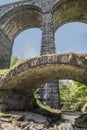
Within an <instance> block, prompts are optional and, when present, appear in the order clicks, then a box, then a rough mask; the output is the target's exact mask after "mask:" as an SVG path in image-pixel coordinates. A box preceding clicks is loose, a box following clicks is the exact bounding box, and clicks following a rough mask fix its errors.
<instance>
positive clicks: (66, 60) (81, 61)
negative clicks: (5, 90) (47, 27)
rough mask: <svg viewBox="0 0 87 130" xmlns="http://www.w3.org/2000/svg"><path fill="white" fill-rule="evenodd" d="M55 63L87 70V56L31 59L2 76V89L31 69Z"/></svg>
mask: <svg viewBox="0 0 87 130" xmlns="http://www.w3.org/2000/svg"><path fill="white" fill-rule="evenodd" d="M53 63H54V64H67V65H73V66H78V67H81V68H84V69H87V54H74V53H67V54H49V55H42V56H39V57H35V58H32V59H29V60H27V61H25V62H23V63H21V64H19V65H17V66H15V67H14V68H12V69H11V70H9V71H8V72H7V73H6V74H4V75H2V76H1V78H0V87H2V86H3V85H4V84H5V83H7V82H8V81H9V80H11V79H12V78H13V77H15V76H16V75H18V74H19V73H22V72H24V71H26V70H28V69H30V68H33V67H36V66H41V65H45V64H53Z"/></svg>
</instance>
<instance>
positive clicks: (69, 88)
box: [60, 80, 87, 111]
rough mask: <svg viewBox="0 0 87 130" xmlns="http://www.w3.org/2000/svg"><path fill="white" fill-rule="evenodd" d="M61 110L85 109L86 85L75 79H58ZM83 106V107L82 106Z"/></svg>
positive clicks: (86, 100)
mask: <svg viewBox="0 0 87 130" xmlns="http://www.w3.org/2000/svg"><path fill="white" fill-rule="evenodd" d="M60 97H61V102H62V104H63V107H62V110H74V111H82V110H83V111H85V110H87V109H86V107H87V106H86V105H85V104H86V103H87V86H86V85H84V84H82V83H79V82H76V81H68V80H67V81H66V82H64V81H60ZM83 106H84V107H83Z"/></svg>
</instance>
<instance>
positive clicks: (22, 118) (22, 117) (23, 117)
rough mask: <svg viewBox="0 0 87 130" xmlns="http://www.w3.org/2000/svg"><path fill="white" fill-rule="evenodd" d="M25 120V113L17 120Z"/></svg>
mask: <svg viewBox="0 0 87 130" xmlns="http://www.w3.org/2000/svg"><path fill="white" fill-rule="evenodd" d="M24 120H25V115H22V116H19V118H18V119H17V121H24Z"/></svg>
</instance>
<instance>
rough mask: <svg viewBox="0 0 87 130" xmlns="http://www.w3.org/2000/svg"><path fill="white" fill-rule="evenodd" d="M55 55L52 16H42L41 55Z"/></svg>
mask: <svg viewBox="0 0 87 130" xmlns="http://www.w3.org/2000/svg"><path fill="white" fill-rule="evenodd" d="M50 53H55V40H54V29H53V22H52V14H51V13H45V14H44V15H43V26H42V43H41V55H44V54H50Z"/></svg>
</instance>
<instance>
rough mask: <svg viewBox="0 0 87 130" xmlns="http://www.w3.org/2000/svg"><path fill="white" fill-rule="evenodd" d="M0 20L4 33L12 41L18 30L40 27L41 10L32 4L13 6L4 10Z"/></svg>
mask: <svg viewBox="0 0 87 130" xmlns="http://www.w3.org/2000/svg"><path fill="white" fill-rule="evenodd" d="M0 22H1V26H2V29H3V30H4V32H6V35H7V36H8V37H9V38H10V39H11V40H12V41H13V40H14V39H15V37H16V36H17V35H18V34H19V33H20V32H22V31H23V30H25V29H27V28H41V26H42V10H41V9H40V8H39V7H37V6H34V5H23V6H20V7H15V8H13V9H11V10H10V11H8V12H6V13H5V14H4V15H3V16H2V17H1V19H0Z"/></svg>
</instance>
